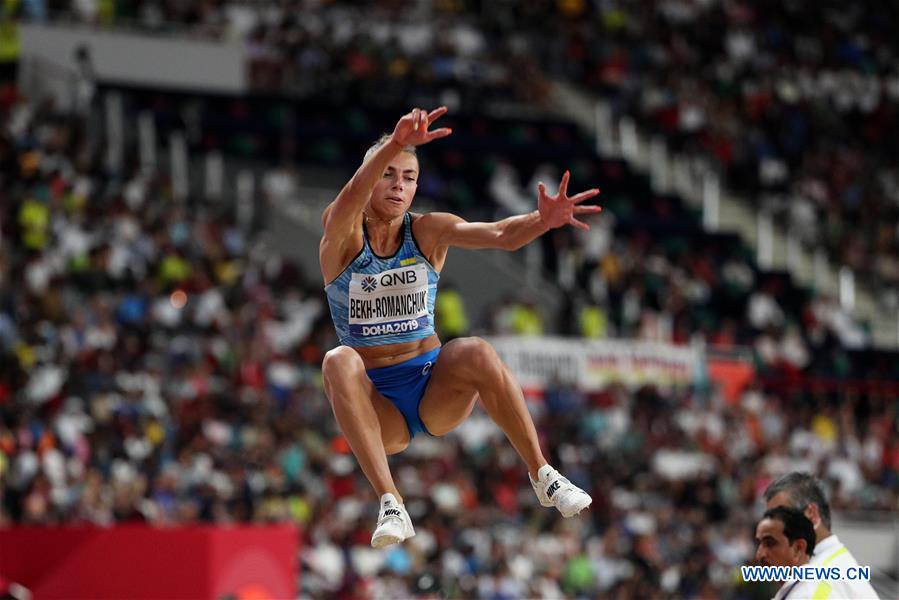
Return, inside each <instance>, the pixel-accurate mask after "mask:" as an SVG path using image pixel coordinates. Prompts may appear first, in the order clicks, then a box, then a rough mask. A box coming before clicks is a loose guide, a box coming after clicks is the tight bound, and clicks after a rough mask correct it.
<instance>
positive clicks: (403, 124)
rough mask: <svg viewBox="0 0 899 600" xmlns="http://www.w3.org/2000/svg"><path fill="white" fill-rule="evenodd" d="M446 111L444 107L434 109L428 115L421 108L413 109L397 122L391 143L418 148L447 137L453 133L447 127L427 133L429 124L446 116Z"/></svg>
mask: <svg viewBox="0 0 899 600" xmlns="http://www.w3.org/2000/svg"><path fill="white" fill-rule="evenodd" d="M447 110H448V109H447V108H446V107H445V106H441V107H440V108H437V109H434V110H432V111H431V112H430V113H429V112H428V111H426V110H424V109H422V108H415V109H413V110H412V112H410V113H408V114H406V115H403V117H402V118H401V119H400V120H399V121H398V122H397V124H396V127H395V128H394V130H393V141H394V142H396V143H397V144H399V145H401V146H420V145H422V144H427V143H428V142H430V141H432V140H436V139H438V138H442V137H446V136H448V135H449V134H451V133H452V132H453V130H452V129H450V128H449V127H443V128H441V129H435V130H434V131H428V127H429V126H430V125H431V123H433V122H434V121H436V120H437V119H439V118H440V117H442V116H443V115H444V114H446V111H447Z"/></svg>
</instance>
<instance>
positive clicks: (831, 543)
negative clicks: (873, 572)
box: [775, 534, 878, 600]
mask: <svg viewBox="0 0 899 600" xmlns="http://www.w3.org/2000/svg"><path fill="white" fill-rule="evenodd" d="M808 564H809V565H812V566H819V567H840V570H841V571H842V572H843V574H844V575H845V573H846V569H847V568H849V567H857V566H858V562H857V561H856V560H855V557H854V556H852V553H851V552H849V549H848V548H846V546H844V545H843V544H842V543H840V540H839V538H837V536H836V535H833V534H831V535H829V536H827V537H826V538H824V539H823V540H821V541H820V542H818V543H816V544H815V553H814V554H813V555H812V558H811V560H810V561H809V562H808ZM789 583H791V582H787V583H785V584H784V585H783V587H781V589H780V590H778V594H780V593H781V591H784V595H782V596H780V597H778V596H775V598H777V599H778V600H781V598H786V599H787V600H801V599H814V600H842V599H851V600H861V599H868V598H874V599H877V598H878V596H877V592H875V591H874V588H873V587H871V584H870V583H869V582H867V581H801V582H799V583H798V584H797V585H796V586H794V587H792V588H791V589H789V590H787V589H786V588H787V585H788V584H789Z"/></svg>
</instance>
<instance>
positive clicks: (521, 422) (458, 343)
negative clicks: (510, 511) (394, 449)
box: [419, 338, 593, 517]
mask: <svg viewBox="0 0 899 600" xmlns="http://www.w3.org/2000/svg"><path fill="white" fill-rule="evenodd" d="M478 396H480V397H481V400H482V401H483V402H484V408H485V409H486V410H487V413H488V414H489V415H490V416H491V418H492V419H493V420H494V421H495V422H496V424H497V425H499V426H500V427H501V428H502V430H503V431H504V432H505V434H506V436H507V437H508V438H509V441H511V442H512V445H513V446H514V447H515V450H516V451H517V452H518V454H519V455H520V456H521V458H522V459H523V460H524V462H525V463H526V464H527V466H528V471H529V477H530V480H531V486H532V487H533V488H534V493H535V494H536V495H537V499H538V500H539V501H540V504H542V505H543V506H554V507H556V508H557V509H558V510H559V512H560V513H562V516H563V517H573V516H574V515H576V514H578V513H579V512H581V511H582V510H584V509H585V508H587V507H588V506H590V504H591V503H592V502H593V500H592V498H590V495H589V494H587V493H586V492H585V491H584V490H582V489H581V488H579V487H577V486H576V485H574V484H573V483H571V482H570V481H568V479H566V478H565V477H563V476H562V474H561V473H559V472H558V471H557V470H555V469H554V468H553V467H552V466H550V465H549V464H547V462H546V459H545V458H544V457H543V453H542V452H541V450H540V443H539V441H538V439H537V431H536V429H535V428H534V421H533V419H531V414H530V413H529V412H528V408H527V405H526V404H525V401H524V394H522V393H521V387H520V386H519V385H518V383H517V382H516V381H515V379H514V378H513V377H512V373H511V372H510V371H509V368H508V367H507V366H506V365H505V364H503V362H502V361H501V360H500V358H499V356H498V355H497V354H496V351H495V350H494V349H493V347H491V346H490V344H488V343H487V342H485V341H484V340H482V339H479V338H465V339H457V340H453V341H452V342H449V343H448V344H446V345H445V346H444V347H443V349H442V350H441V351H440V357H439V358H438V359H437V363H436V364H435V365H434V370H433V374H432V376H431V382H430V383H429V385H428V389H427V391H426V392H425V396H424V398H423V399H422V402H421V406H420V408H419V415H420V416H421V420H422V421H423V422H424V424H425V427H427V428H428V431H430V432H431V433H433V434H434V435H443V434H445V433H447V432H448V431H450V430H452V429H453V428H455V427H456V426H457V425H458V424H459V423H461V422H462V421H463V420H464V419H465V418H466V417H467V416H468V415H469V414H470V413H471V410H472V408H474V403H475V402H477V399H478Z"/></svg>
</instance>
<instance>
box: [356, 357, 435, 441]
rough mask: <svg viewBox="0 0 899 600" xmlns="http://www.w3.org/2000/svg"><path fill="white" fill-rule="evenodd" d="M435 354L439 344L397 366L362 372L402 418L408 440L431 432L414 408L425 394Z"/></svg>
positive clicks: (416, 407) (419, 403) (416, 408)
mask: <svg viewBox="0 0 899 600" xmlns="http://www.w3.org/2000/svg"><path fill="white" fill-rule="evenodd" d="M438 354H440V347H439V346H438V347H437V348H434V349H433V350H431V351H430V352H426V353H425V354H422V355H420V356H416V357H415V358H410V359H409V360H407V361H405V362H401V363H399V364H397V365H392V366H390V367H381V368H380V369H367V370H366V371H365V372H366V373H367V374H368V378H369V379H371V381H372V383H374V384H375V389H377V390H378V391H379V392H381V395H383V396H384V397H385V398H387V399H388V400H390V401H391V402H392V403H393V405H394V406H396V407H397V408H398V409H399V411H400V413H402V415H403V418H404V419H406V427H408V428H409V438H410V439H411V438H413V437H415V434H416V433H418V432H423V433H427V434H428V435H431V432H430V431H428V430H427V428H426V427H425V424H424V423H422V421H421V417H420V416H419V415H418V407H419V406H420V405H421V399H422V397H423V396H424V395H425V389H426V388H427V387H428V381H430V380H431V370H432V368H433V367H434V363H436V362H437V355H438Z"/></svg>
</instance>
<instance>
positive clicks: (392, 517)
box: [371, 494, 415, 548]
mask: <svg viewBox="0 0 899 600" xmlns="http://www.w3.org/2000/svg"><path fill="white" fill-rule="evenodd" d="M413 535H415V529H413V528H412V520H411V519H410V518H409V513H407V512H406V507H405V506H403V505H402V504H400V503H399V502H397V501H396V497H395V496H394V495H393V494H384V495H383V496H381V510H380V512H379V513H378V526H377V528H375V532H374V533H373V534H372V536H371V546H372V548H383V547H384V546H390V545H391V544H399V543H400V542H402V541H403V540H405V539H408V538H410V537H412V536H413Z"/></svg>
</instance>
